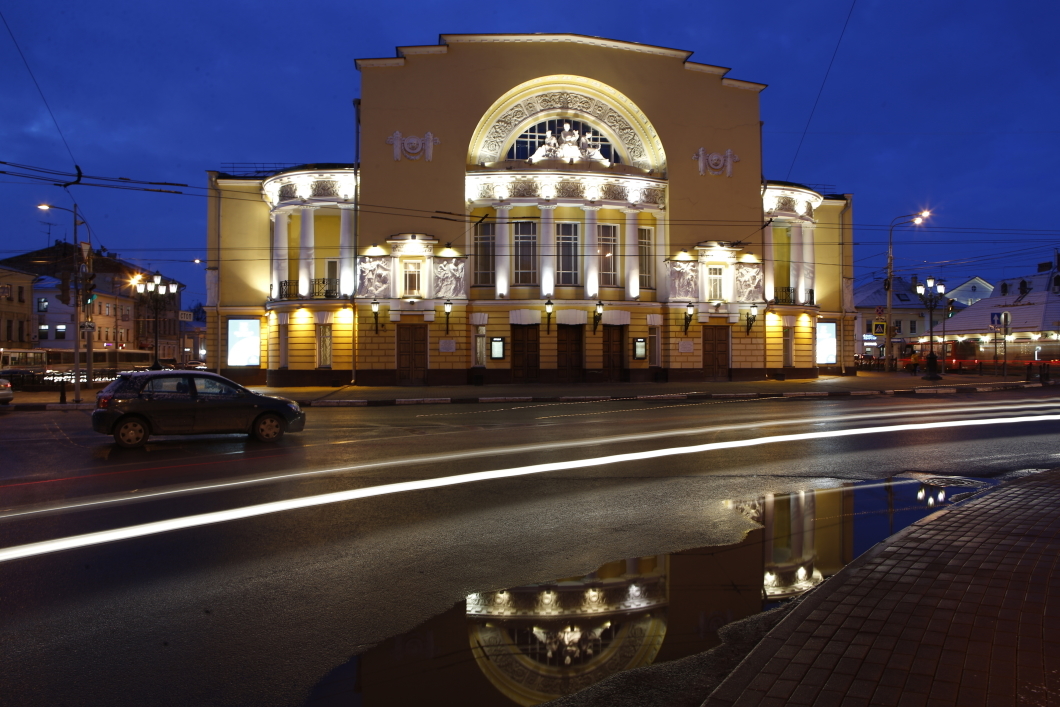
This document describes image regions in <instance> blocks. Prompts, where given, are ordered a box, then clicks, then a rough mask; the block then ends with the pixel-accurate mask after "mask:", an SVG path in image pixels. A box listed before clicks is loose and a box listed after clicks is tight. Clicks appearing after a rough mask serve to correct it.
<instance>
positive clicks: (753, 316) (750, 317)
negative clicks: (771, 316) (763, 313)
mask: <svg viewBox="0 0 1060 707" xmlns="http://www.w3.org/2000/svg"><path fill="white" fill-rule="evenodd" d="M757 319H758V305H757V304H752V305H751V310H750V311H749V312H748V313H747V333H748V334H750V333H751V327H753V326H754V325H755V320H757Z"/></svg>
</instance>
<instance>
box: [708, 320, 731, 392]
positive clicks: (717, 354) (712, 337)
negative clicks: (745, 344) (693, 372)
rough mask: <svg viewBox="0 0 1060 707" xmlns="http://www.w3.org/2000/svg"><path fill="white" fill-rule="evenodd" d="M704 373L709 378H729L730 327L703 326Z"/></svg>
mask: <svg viewBox="0 0 1060 707" xmlns="http://www.w3.org/2000/svg"><path fill="white" fill-rule="evenodd" d="M703 375H705V376H706V377H707V380H729V327H727V326H704V327H703Z"/></svg>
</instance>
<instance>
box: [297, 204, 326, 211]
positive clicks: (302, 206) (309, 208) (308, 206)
mask: <svg viewBox="0 0 1060 707" xmlns="http://www.w3.org/2000/svg"><path fill="white" fill-rule="evenodd" d="M295 208H296V209H300V210H302V211H313V210H314V209H319V208H320V206H319V205H318V204H299V205H298V206H296V207H295Z"/></svg>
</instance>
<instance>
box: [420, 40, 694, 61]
mask: <svg viewBox="0 0 1060 707" xmlns="http://www.w3.org/2000/svg"><path fill="white" fill-rule="evenodd" d="M438 42H439V44H489V43H511V44H528V43H557V42H570V43H572V44H588V45H590V46H594V47H604V48H607V49H621V50H624V51H632V52H639V53H641V54H653V55H655V56H667V57H672V58H674V59H681V60H686V59H688V57H690V56H692V54H693V52H690V51H687V50H685V49H671V48H669V47H657V46H653V45H651V44H638V43H636V42H623V41H620V40H617V39H605V38H603V37H590V36H588V35H584V34H443V35H439V37H438Z"/></svg>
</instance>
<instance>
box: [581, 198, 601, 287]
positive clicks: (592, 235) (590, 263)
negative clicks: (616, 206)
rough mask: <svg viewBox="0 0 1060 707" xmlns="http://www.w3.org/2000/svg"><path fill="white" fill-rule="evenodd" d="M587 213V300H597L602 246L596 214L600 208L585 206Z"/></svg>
mask: <svg viewBox="0 0 1060 707" xmlns="http://www.w3.org/2000/svg"><path fill="white" fill-rule="evenodd" d="M582 210H583V211H585V248H584V249H583V250H582V252H583V253H584V254H585V255H584V256H583V260H584V262H585V298H586V299H596V298H597V297H599V296H600V252H599V251H600V246H599V245H598V244H599V241H598V240H597V231H598V230H599V229H598V228H597V226H596V212H597V211H599V210H600V207H599V206H583V207H582Z"/></svg>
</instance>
